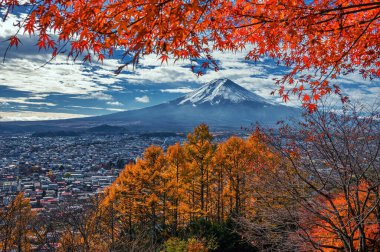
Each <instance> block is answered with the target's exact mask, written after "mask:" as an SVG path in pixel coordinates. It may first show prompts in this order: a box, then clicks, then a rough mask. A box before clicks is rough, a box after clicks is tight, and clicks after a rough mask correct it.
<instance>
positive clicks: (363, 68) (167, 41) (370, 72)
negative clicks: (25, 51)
mask: <svg viewBox="0 0 380 252" xmlns="http://www.w3.org/2000/svg"><path fill="white" fill-rule="evenodd" d="M19 5H23V6H25V7H26V12H27V13H28V15H27V17H26V18H25V17H24V16H22V19H20V20H19V22H16V23H15V26H16V27H17V28H18V29H19V30H18V31H17V32H15V34H13V35H12V36H10V37H9V38H8V42H9V47H12V46H18V45H19V44H20V36H19V35H20V33H22V32H25V33H28V34H30V35H31V34H36V35H37V36H38V42H37V45H38V47H39V48H45V49H47V48H50V49H51V50H52V51H53V57H54V56H56V55H57V54H58V53H61V52H63V51H67V52H68V54H69V56H72V57H73V58H77V57H78V56H79V55H82V56H83V59H84V60H85V61H91V60H100V61H102V60H103V59H104V58H105V57H106V56H108V55H110V54H113V52H114V50H115V49H122V50H124V52H125V55H131V58H130V59H131V60H130V61H127V62H125V65H128V64H130V63H133V64H137V63H138V60H139V58H140V57H142V56H144V55H148V54H156V55H158V56H159V57H160V59H161V61H162V62H167V61H168V59H169V58H172V59H174V60H178V59H190V60H191V61H193V60H196V59H203V60H202V64H201V65H202V67H201V68H197V69H195V68H193V69H194V70H195V71H196V72H197V73H198V74H199V75H200V74H202V73H203V72H204V70H202V68H204V69H208V68H213V69H215V70H218V69H219V67H220V66H219V65H218V64H217V61H216V59H214V58H213V56H212V53H213V51H215V50H219V51H237V50H241V49H243V48H246V49H247V50H248V53H247V56H246V59H247V60H253V61H256V60H258V59H259V58H260V57H262V56H269V57H271V58H273V59H275V60H276V61H277V60H278V61H279V63H282V64H284V65H286V66H288V67H290V69H291V70H290V71H289V72H288V73H287V74H286V75H285V76H283V78H281V79H278V80H277V81H276V83H277V84H278V89H277V90H275V91H277V92H278V94H279V95H280V96H282V98H283V100H284V101H287V100H288V99H289V96H290V95H291V94H297V95H298V96H299V98H300V99H301V100H302V101H303V103H304V105H305V106H307V107H308V108H309V109H310V110H312V111H313V110H315V108H316V102H317V101H318V100H319V99H320V97H321V96H323V95H326V94H328V93H332V92H335V93H338V94H340V88H339V87H338V86H336V85H335V84H333V83H331V80H332V79H335V78H337V76H339V75H341V74H347V73H350V72H352V71H355V70H357V71H359V73H360V74H361V75H362V76H363V77H364V78H373V77H379V76H380V68H379V67H380V61H379V55H380V53H379V50H380V48H379V47H380V45H379V43H378V41H379V40H380V37H379V33H378V30H379V24H380V22H379V18H380V3H379V2H377V1H371V0H353V1H343V0H336V1H335V0H334V1H333V0H320V1H314V0H312V1H304V0H293V1H287V0H286V1H285V0H254V1H246V0H236V1H232V0H229V1H225V0H213V1H210V0H190V1H180V0H134V1H106V0H86V1H85V0H78V1H71V0H45V1H35V0H27V1H19V0H2V1H0V10H1V13H2V14H1V15H2V17H3V18H2V19H3V20H6V19H7V17H8V16H9V13H12V12H13V11H19V9H18V8H17V6H19ZM65 47H67V48H66V49H65ZM125 65H124V66H125ZM195 66H196V64H194V67H195ZM122 68H123V66H121V67H120V68H119V69H118V71H121V70H122ZM199 69H200V70H199ZM342 99H343V101H345V100H346V97H342Z"/></svg>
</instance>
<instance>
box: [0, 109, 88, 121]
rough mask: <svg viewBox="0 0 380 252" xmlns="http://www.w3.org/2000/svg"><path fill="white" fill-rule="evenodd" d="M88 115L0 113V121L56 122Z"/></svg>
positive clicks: (24, 112)
mask: <svg viewBox="0 0 380 252" xmlns="http://www.w3.org/2000/svg"><path fill="white" fill-rule="evenodd" d="M86 116H88V115H82V114H69V113H53V112H35V111H17V112H0V121H4V122H5V121H39V120H57V119H69V118H79V117H86Z"/></svg>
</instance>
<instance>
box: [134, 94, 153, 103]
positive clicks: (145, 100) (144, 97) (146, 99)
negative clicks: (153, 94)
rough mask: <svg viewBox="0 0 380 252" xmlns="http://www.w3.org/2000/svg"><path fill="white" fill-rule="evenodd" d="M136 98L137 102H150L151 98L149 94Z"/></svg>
mask: <svg viewBox="0 0 380 252" xmlns="http://www.w3.org/2000/svg"><path fill="white" fill-rule="evenodd" d="M135 100H136V101H137V102H141V103H149V102H150V99H149V97H148V96H147V95H144V96H141V97H135Z"/></svg>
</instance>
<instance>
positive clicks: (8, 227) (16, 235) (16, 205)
mask: <svg viewBox="0 0 380 252" xmlns="http://www.w3.org/2000/svg"><path fill="white" fill-rule="evenodd" d="M33 219H34V214H33V213H32V211H31V205H30V203H29V200H28V199H25V198H24V194H23V193H19V194H17V196H16V197H15V198H14V199H13V200H12V201H11V202H10V203H9V205H7V206H6V207H4V208H1V209H0V249H1V251H4V252H7V251H30V250H31V242H30V238H31V237H30V236H31V235H32V227H31V224H32V222H33Z"/></svg>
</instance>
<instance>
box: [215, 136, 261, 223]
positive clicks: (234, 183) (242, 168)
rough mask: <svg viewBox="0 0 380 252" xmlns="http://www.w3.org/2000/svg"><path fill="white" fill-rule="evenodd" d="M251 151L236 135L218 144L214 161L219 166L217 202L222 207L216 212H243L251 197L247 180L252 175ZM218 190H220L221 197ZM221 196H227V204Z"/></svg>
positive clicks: (245, 142)
mask: <svg viewBox="0 0 380 252" xmlns="http://www.w3.org/2000/svg"><path fill="white" fill-rule="evenodd" d="M253 153H254V152H253V151H252V149H251V148H250V146H249V145H248V143H247V141H246V140H243V139H241V138H238V137H231V138H230V139H228V140H227V141H225V142H223V143H221V144H219V145H218V149H217V153H216V154H215V162H216V163H217V165H219V166H220V170H219V171H218V174H217V180H218V182H217V184H218V190H217V191H218V194H217V195H218V197H217V198H218V201H217V202H219V201H220V205H221V206H220V207H222V210H218V213H219V212H221V213H223V214H224V212H229V214H232V213H234V214H237V215H239V214H245V210H247V209H246V203H247V201H248V198H250V197H251V195H250V194H251V192H250V189H251V184H250V183H249V182H248V181H247V180H248V179H249V177H252V176H253V175H254V173H253V172H254V169H253V157H254V155H253ZM219 192H222V197H221V199H219V198H220V193H219ZM223 198H228V199H226V200H227V201H228V206H227V205H225V204H226V203H225V202H224V199H223ZM227 209H228V210H227ZM222 216H223V215H222ZM221 219H224V218H223V217H222V218H221Z"/></svg>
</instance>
